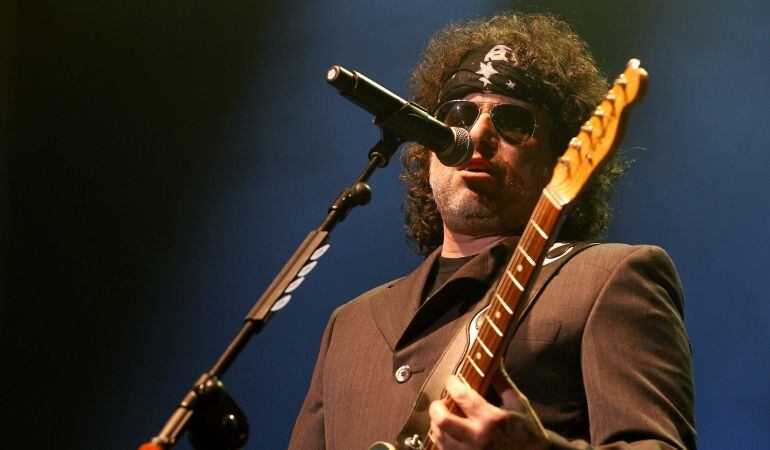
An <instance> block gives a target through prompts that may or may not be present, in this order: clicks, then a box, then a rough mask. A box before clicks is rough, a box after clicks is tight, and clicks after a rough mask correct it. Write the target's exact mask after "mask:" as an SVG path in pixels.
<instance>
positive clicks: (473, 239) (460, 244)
mask: <svg viewBox="0 0 770 450" xmlns="http://www.w3.org/2000/svg"><path fill="white" fill-rule="evenodd" d="M507 238H508V236H507V235H499V236H498V235H494V236H481V237H480V236H471V235H468V234H463V233H458V232H454V231H451V230H449V229H447V227H446V225H444V243H443V246H442V247H441V256H443V257H445V258H462V257H464V256H473V255H478V254H479V253H481V252H483V251H484V250H486V249H488V248H490V247H494V246H495V245H497V244H499V243H501V242H503V241H504V240H506V239H507Z"/></svg>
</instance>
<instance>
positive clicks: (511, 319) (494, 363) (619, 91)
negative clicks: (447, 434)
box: [370, 59, 648, 450]
mask: <svg viewBox="0 0 770 450" xmlns="http://www.w3.org/2000/svg"><path fill="white" fill-rule="evenodd" d="M647 80H648V75H647V72H646V71H645V70H644V69H643V68H641V67H640V62H639V60H638V59H631V60H629V61H628V64H627V65H626V69H625V71H624V72H623V73H622V74H620V76H618V78H616V79H615V82H614V84H613V86H612V88H611V89H610V90H609V92H608V93H607V95H606V96H605V97H604V99H603V100H602V101H601V103H600V104H599V106H597V107H596V109H595V110H594V112H593V114H592V115H591V118H590V119H588V120H587V121H586V122H585V123H584V124H583V125H582V126H581V127H580V132H579V133H578V135H577V136H576V137H574V138H572V140H571V141H570V143H569V146H568V147H567V150H566V151H565V152H564V154H563V155H562V156H561V157H559V158H558V162H557V164H556V167H555V168H554V172H553V176H552V177H551V180H550V182H549V183H548V185H547V186H546V187H545V188H544V189H543V193H542V195H541V196H540V199H539V201H538V202H537V205H536V206H535V209H534V211H533V212H532V216H531V217H530V219H529V222H528V223H527V226H526V227H525V229H524V232H523V233H522V235H521V238H520V239H519V243H518V245H517V247H516V250H515V251H514V253H513V256H512V257H511V260H510V262H509V263H508V265H507V267H506V269H505V273H504V274H503V277H502V279H501V281H500V283H499V284H498V286H497V288H496V290H495V292H494V294H493V296H492V300H491V301H490V304H489V306H488V308H487V309H486V313H485V314H484V315H483V323H482V324H481V327H480V328H479V330H478V334H477V335H476V338H475V339H474V340H472V342H471V344H470V348H469V349H468V351H467V352H465V354H464V356H463V358H462V360H461V361H460V362H459V364H458V366H457V369H456V370H455V372H454V373H455V375H457V376H458V377H459V378H460V380H461V381H463V382H464V383H465V384H466V385H467V386H469V387H470V388H472V389H474V390H476V391H477V392H478V393H479V394H481V395H484V394H486V392H487V390H488V389H489V387H490V385H491V384H492V381H493V379H494V378H495V376H496V375H497V371H498V369H499V366H500V364H501V361H502V358H503V355H504V353H505V349H506V348H507V346H508V344H509V342H510V340H511V338H512V337H513V334H514V332H515V330H516V326H515V325H516V323H517V322H518V317H517V316H516V314H517V311H518V310H517V307H518V305H519V302H520V301H521V299H522V298H524V297H525V296H526V293H527V292H528V289H530V287H531V285H532V282H533V281H534V279H535V276H536V275H537V273H538V271H539V269H540V266H541V265H542V263H543V259H544V258H545V254H546V252H547V250H548V249H549V248H550V247H551V245H552V244H553V243H554V240H555V236H556V235H557V233H558V231H559V226H560V225H561V223H562V222H563V221H564V219H565V218H566V217H567V215H568V214H569V209H570V208H569V207H570V205H571V202H572V201H573V200H574V199H575V198H576V197H577V196H578V194H579V193H580V191H581V190H582V189H583V187H584V186H585V185H586V183H588V181H589V180H590V179H591V176H592V175H593V174H594V173H596V172H597V171H598V170H599V169H600V168H601V167H602V166H603V164H605V163H606V162H607V161H609V159H610V158H611V157H612V156H613V155H614V153H615V152H616V151H617V148H618V146H619V145H620V141H621V139H622V137H623V134H624V132H625V127H626V123H627V121H628V116H629V113H630V111H631V108H632V107H633V106H634V105H635V104H636V103H638V102H639V101H641V99H642V97H643V96H644V93H645V90H646V87H647ZM442 398H444V399H445V401H447V402H448V404H447V407H448V409H449V410H450V411H451V412H453V413H454V414H459V415H462V412H461V410H460V408H459V407H458V406H457V404H456V403H455V402H454V401H452V399H451V398H450V397H447V395H446V392H444V393H443V394H442ZM403 441H404V442H399V443H398V445H397V446H394V445H392V444H389V443H386V442H377V443H375V444H374V445H372V446H371V447H370V450H395V449H397V448H400V449H421V450H422V449H425V450H427V449H435V448H436V446H435V443H434V442H433V441H432V440H431V439H430V435H429V431H428V430H425V432H424V433H423V434H422V435H417V434H415V435H413V436H409V437H406V438H405V439H403Z"/></svg>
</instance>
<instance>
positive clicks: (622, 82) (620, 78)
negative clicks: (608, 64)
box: [615, 73, 628, 86]
mask: <svg viewBox="0 0 770 450" xmlns="http://www.w3.org/2000/svg"><path fill="white" fill-rule="evenodd" d="M626 83H628V80H627V79H626V75H625V74H622V73H621V74H620V75H618V77H617V78H615V84H619V85H621V86H625V85H626Z"/></svg>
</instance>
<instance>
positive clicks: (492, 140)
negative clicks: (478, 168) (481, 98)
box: [468, 111, 500, 159]
mask: <svg viewBox="0 0 770 450" xmlns="http://www.w3.org/2000/svg"><path fill="white" fill-rule="evenodd" d="M468 134H470V136H471V139H472V140H473V145H474V147H475V152H478V153H479V155H481V157H482V158H484V159H492V158H493V157H494V156H495V154H496V153H497V144H498V142H499V140H500V137H499V136H498V135H497V131H495V127H494V125H493V124H492V117H490V115H489V112H488V111H481V113H480V114H479V117H478V118H477V119H476V122H475V123H474V124H473V126H472V127H471V128H470V129H469V130H468Z"/></svg>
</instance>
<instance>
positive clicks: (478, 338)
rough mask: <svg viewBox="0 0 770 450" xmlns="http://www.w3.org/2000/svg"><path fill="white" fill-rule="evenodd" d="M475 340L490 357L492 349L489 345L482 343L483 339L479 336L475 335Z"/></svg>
mask: <svg viewBox="0 0 770 450" xmlns="http://www.w3.org/2000/svg"><path fill="white" fill-rule="evenodd" d="M476 342H478V343H479V345H480V346H481V348H482V349H483V350H484V352H486V354H487V355H489V357H490V358H492V351H491V350H489V347H487V344H485V343H484V341H482V340H481V336H476Z"/></svg>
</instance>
